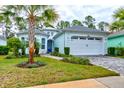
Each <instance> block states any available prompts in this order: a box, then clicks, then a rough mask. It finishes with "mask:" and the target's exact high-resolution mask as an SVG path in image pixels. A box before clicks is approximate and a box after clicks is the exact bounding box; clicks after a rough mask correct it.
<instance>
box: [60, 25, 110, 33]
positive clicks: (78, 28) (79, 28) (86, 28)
mask: <svg viewBox="0 0 124 93" xmlns="http://www.w3.org/2000/svg"><path fill="white" fill-rule="evenodd" d="M62 31H83V32H101V33H108V32H106V31H101V30H97V29H91V28H88V27H85V26H72V27H68V28H65V29H62Z"/></svg>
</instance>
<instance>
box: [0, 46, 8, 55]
mask: <svg viewBox="0 0 124 93" xmlns="http://www.w3.org/2000/svg"><path fill="white" fill-rule="evenodd" d="M8 52H9V48H8V47H7V46H0V55H7V54H8Z"/></svg>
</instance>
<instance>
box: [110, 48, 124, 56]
mask: <svg viewBox="0 0 124 93" xmlns="http://www.w3.org/2000/svg"><path fill="white" fill-rule="evenodd" d="M108 55H110V56H124V48H123V47H109V48H108Z"/></svg>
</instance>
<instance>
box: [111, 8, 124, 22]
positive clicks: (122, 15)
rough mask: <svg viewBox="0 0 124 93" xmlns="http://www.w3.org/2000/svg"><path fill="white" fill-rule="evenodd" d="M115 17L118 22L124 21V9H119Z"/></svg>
mask: <svg viewBox="0 0 124 93" xmlns="http://www.w3.org/2000/svg"><path fill="white" fill-rule="evenodd" d="M113 17H114V18H115V19H116V20H124V8H119V9H117V10H116V11H115V12H114V14H113Z"/></svg>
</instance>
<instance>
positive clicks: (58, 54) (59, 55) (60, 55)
mask: <svg viewBox="0 0 124 93" xmlns="http://www.w3.org/2000/svg"><path fill="white" fill-rule="evenodd" d="M51 55H53V56H58V57H71V56H72V55H65V54H61V53H57V52H52V53H51Z"/></svg>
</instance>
